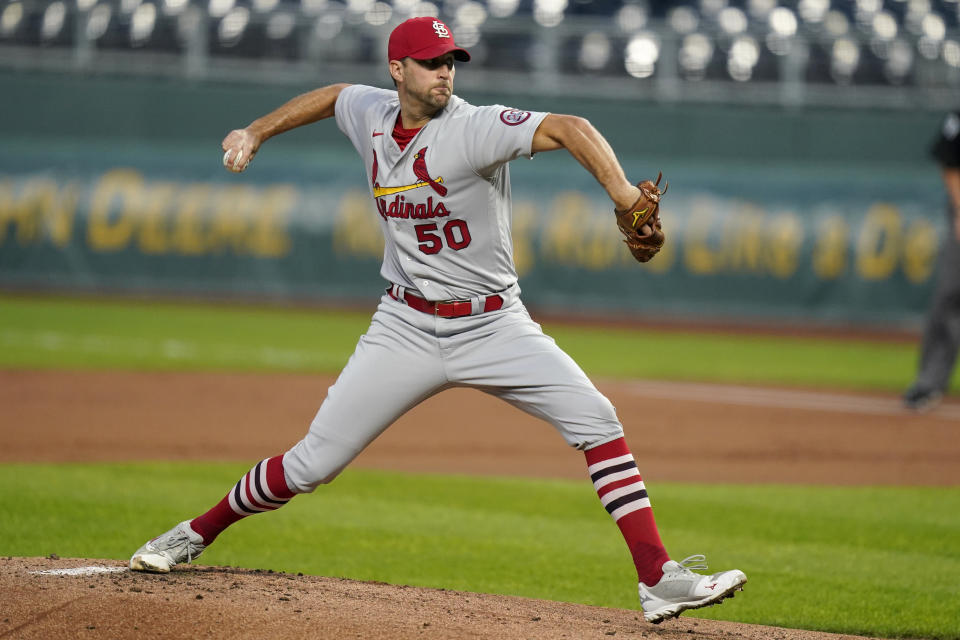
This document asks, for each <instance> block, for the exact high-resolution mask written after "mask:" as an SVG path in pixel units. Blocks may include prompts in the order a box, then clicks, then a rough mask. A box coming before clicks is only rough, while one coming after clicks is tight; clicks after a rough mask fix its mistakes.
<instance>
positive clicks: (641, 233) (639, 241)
mask: <svg viewBox="0 0 960 640" xmlns="http://www.w3.org/2000/svg"><path fill="white" fill-rule="evenodd" d="M661 178H663V172H660V173H658V174H657V181H656V182H650V181H649V180H644V181H643V182H641V183H639V184H637V188H639V189H640V197H639V198H638V199H637V201H636V202H634V203H633V206H632V207H630V208H629V209H626V210H618V209H614V211H613V212H614V213H615V214H616V216H617V227H619V228H620V232H621V233H622V234H623V235H624V236H625V238H624V240H623V241H624V242H626V243H627V246H628V247H629V248H630V253H632V254H633V257H634V258H636V259H637V260H638V261H639V262H647V261H648V260H650V259H651V258H653V256H655V255H657V253H658V252H659V251H660V247H662V246H663V240H664V236H663V227H661V225H660V196H662V195H663V194H665V193H666V192H667V187H669V186H670V183H669V182H668V183H665V184H664V185H663V191H661V190H660V179H661Z"/></svg>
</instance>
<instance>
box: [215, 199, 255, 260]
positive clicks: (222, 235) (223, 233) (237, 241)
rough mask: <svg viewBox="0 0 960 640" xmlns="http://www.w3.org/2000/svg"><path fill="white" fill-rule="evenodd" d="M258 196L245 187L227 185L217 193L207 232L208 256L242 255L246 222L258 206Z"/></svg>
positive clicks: (248, 224) (248, 225) (245, 242)
mask: <svg viewBox="0 0 960 640" xmlns="http://www.w3.org/2000/svg"><path fill="white" fill-rule="evenodd" d="M259 200H260V198H259V194H257V193H256V192H255V191H254V190H253V189H252V188H250V187H249V186H247V185H231V186H228V187H225V188H224V189H222V190H220V191H219V192H218V193H217V194H216V197H215V199H214V201H215V203H216V204H215V205H214V209H213V212H212V215H211V217H210V225H209V228H208V229H207V233H206V237H207V241H206V248H207V251H208V252H209V253H217V254H220V253H224V252H225V251H226V250H227V249H232V250H233V252H234V253H245V252H246V249H247V247H246V244H247V236H248V233H249V228H250V219H251V218H252V217H253V213H254V211H255V210H256V207H257V206H258V204H259Z"/></svg>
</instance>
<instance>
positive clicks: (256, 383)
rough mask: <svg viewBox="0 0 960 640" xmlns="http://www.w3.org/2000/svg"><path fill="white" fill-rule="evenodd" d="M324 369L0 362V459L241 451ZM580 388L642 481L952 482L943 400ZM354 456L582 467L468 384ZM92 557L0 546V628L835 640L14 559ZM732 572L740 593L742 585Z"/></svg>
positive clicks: (27, 633) (278, 441) (950, 420)
mask: <svg viewBox="0 0 960 640" xmlns="http://www.w3.org/2000/svg"><path fill="white" fill-rule="evenodd" d="M331 382H332V380H331V379H330V378H327V377H321V376H308V375H269V376H260V375H241V374H230V375H226V374H164V373H136V374H133V373H118V372H102V373H91V372H84V373H71V372H24V371H5V372H4V371H0V424H2V425H3V428H2V429H0V462H53V461H110V460H117V461H119V460H175V459H193V460H211V459H216V460H249V461H256V460H260V459H262V458H264V457H266V456H268V455H274V454H277V453H281V452H282V451H284V450H286V449H287V448H288V447H289V446H290V445H291V444H293V443H294V442H295V441H297V440H298V439H299V438H300V437H301V436H302V434H303V432H304V431H305V429H306V426H307V425H308V424H309V421H310V419H311V418H312V417H313V414H314V412H315V411H316V408H317V406H319V403H320V402H321V400H322V399H323V396H324V394H325V392H326V388H327V386H328V385H329V384H330V383H331ZM598 386H599V387H600V389H601V390H602V391H603V392H604V393H606V394H607V395H608V397H610V398H611V400H613V402H614V404H615V405H616V407H617V410H618V413H619V415H620V417H621V419H622V420H623V422H624V423H625V427H626V430H627V436H628V439H629V441H630V443H631V446H632V449H633V451H634V454H635V457H636V458H637V463H638V465H639V466H640V469H641V472H642V473H643V475H644V476H645V477H646V478H647V480H648V481H653V480H656V481H683V482H760V483H770V482H784V483H804V484H842V485H854V484H870V485H899V484H916V485H939V486H957V485H960V438H957V437H956V433H957V429H958V428H960V405H957V404H950V403H948V404H946V405H944V406H942V407H940V408H939V409H937V410H936V411H934V412H932V413H930V414H925V415H913V414H908V413H906V412H904V411H903V410H901V409H900V408H899V406H898V403H897V400H896V398H894V397H892V396H883V395H871V394H836V393H821V392H815V391H802V390H783V389H773V388H747V387H738V386H718V385H701V384H666V383H660V382H654V381H636V382H629V383H625V382H617V383H613V382H607V383H603V382H601V383H599V384H598ZM375 395H376V390H371V398H375ZM653 401H655V403H654V402H653ZM654 404H655V406H656V413H655V414H650V412H649V407H650V406H651V405H654ZM356 466H360V467H368V468H380V469H394V470H415V471H431V472H455V473H472V474H477V473H480V474H498V475H522V476H549V477H563V478H583V477H584V473H585V470H584V462H583V457H582V455H580V454H578V453H576V452H574V451H571V450H569V449H568V448H567V447H566V446H565V445H564V444H563V442H562V440H561V439H560V438H559V437H558V436H557V435H556V434H555V433H554V432H553V430H552V429H551V428H550V427H549V426H548V425H546V424H544V423H542V422H540V421H538V420H535V419H533V418H530V417H529V416H526V415H524V414H522V413H520V412H518V411H517V410H516V409H513V408H512V407H509V406H508V405H506V404H503V403H500V402H499V401H497V400H495V399H492V398H490V397H487V396H484V395H483V394H481V393H478V392H475V391H467V390H453V391H449V392H446V393H444V394H441V395H439V396H437V397H435V398H432V399H431V400H429V401H427V402H426V403H424V404H423V405H421V406H420V407H417V408H416V409H414V410H413V411H411V412H410V413H409V414H407V415H406V416H404V417H403V418H402V419H401V420H400V421H399V422H398V423H397V424H396V425H394V426H393V427H392V428H391V429H390V430H388V431H387V433H386V434H385V435H384V436H383V437H382V438H381V439H380V440H378V441H377V442H376V443H374V445H373V446H371V447H370V448H369V449H368V450H367V451H366V452H364V453H363V454H362V455H361V456H360V458H359V459H358V460H357V462H356ZM92 565H99V566H101V567H107V568H110V567H113V568H122V563H117V562H116V561H110V560H107V561H101V560H89V559H79V560H60V559H43V558H28V559H22V558H7V559H5V560H2V559H0V639H6V638H76V637H83V638H121V639H122V638H139V637H155V638H188V637H189V638H195V637H237V638H263V637H266V636H268V635H269V636H284V637H293V638H438V639H439V638H451V639H452V638H489V639H491V640H501V639H507V638H510V639H513V638H601V637H603V638H606V637H610V636H628V637H638V638H643V637H646V638H680V637H683V638H692V639H694V640H698V639H700V640H703V639H707V638H710V639H720V638H747V639H754V638H756V639H760V638H763V639H768V638H773V639H778V640H808V639H814V638H837V637H841V636H834V635H831V634H822V633H813V632H804V631H795V630H787V629H774V628H765V627H756V626H752V625H738V624H732V623H724V622H712V621H707V620H698V619H696V618H694V617H690V616H685V617H684V618H682V619H681V620H677V621H671V622H669V623H665V624H664V625H661V626H653V625H648V624H645V623H644V622H642V617H641V616H640V614H639V613H638V612H637V611H629V610H614V609H603V608H597V607H587V606H583V605H572V604H567V603H556V602H543V601H535V600H526V599H522V598H510V597H501V596H490V595H479V594H468V593H460V592H454V591H444V590H430V589H419V588H412V587H398V586H390V585H384V584H371V583H358V582H351V581H346V580H334V579H328V578H320V577H312V576H294V575H289V574H275V573H265V572H258V571H252V570H241V569H232V568H204V567H184V568H182V570H181V569H180V568H178V570H177V571H175V572H174V573H173V574H171V575H170V576H165V577H164V576H159V577H158V576H143V575H136V574H130V573H129V572H125V571H120V572H111V573H97V574H93V575H86V576H84V575H81V576H76V575H44V574H35V573H31V572H35V571H44V570H57V569H68V568H77V567H86V566H92ZM749 587H750V585H748V591H747V592H746V594H744V595H743V596H740V597H749ZM846 637H850V636H846Z"/></svg>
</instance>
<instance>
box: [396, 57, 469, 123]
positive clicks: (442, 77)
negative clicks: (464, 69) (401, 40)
mask: <svg viewBox="0 0 960 640" xmlns="http://www.w3.org/2000/svg"><path fill="white" fill-rule="evenodd" d="M453 63H454V60H453V54H452V53H447V54H444V55H442V56H439V57H437V58H432V59H430V60H414V59H413V58H404V59H403V63H402V67H401V73H402V79H400V82H401V84H402V91H403V92H404V93H405V94H406V95H407V97H408V98H410V99H412V100H414V101H416V102H420V103H421V104H423V105H424V106H426V107H428V108H433V109H435V110H439V109H442V108H443V107H445V106H447V103H448V102H450V96H451V95H453V76H454V74H455V73H456V70H455V69H454V66H453Z"/></svg>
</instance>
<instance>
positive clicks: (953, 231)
mask: <svg viewBox="0 0 960 640" xmlns="http://www.w3.org/2000/svg"><path fill="white" fill-rule="evenodd" d="M932 153H933V156H934V157H935V158H936V159H937V162H939V163H940V167H941V171H942V176H943V184H944V186H945V187H946V191H947V229H948V231H949V233H948V234H947V237H946V238H945V239H944V242H943V243H942V247H941V253H940V263H939V272H938V274H937V284H936V288H935V289H934V295H933V304H932V306H931V308H930V311H929V315H928V317H927V325H926V328H925V329H924V332H923V343H922V346H921V350H920V366H919V370H918V371H917V377H916V379H915V380H914V383H913V385H912V386H911V387H910V388H909V389H907V391H906V392H905V393H904V394H903V404H904V406H905V407H907V408H908V409H911V410H913V411H926V410H929V409H932V408H933V407H934V406H936V405H937V403H939V402H940V399H941V398H942V397H943V394H944V393H945V392H946V391H947V387H948V386H949V384H950V376H951V374H952V373H953V368H954V365H955V364H956V361H957V352H958V350H960V111H955V112H953V113H951V114H949V115H947V117H946V119H945V120H944V121H943V126H942V127H941V129H940V135H939V137H938V138H937V141H936V142H935V143H934V145H933V149H932Z"/></svg>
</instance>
